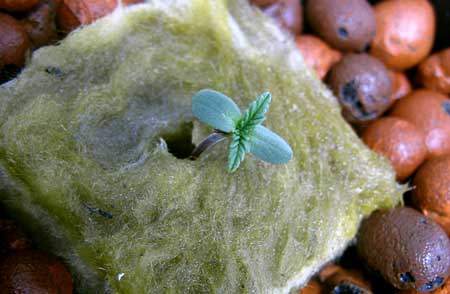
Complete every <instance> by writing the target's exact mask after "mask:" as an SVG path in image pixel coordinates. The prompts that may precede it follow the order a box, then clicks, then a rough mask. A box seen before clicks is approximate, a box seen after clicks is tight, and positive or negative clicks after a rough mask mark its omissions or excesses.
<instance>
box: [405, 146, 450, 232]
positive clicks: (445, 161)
mask: <svg viewBox="0 0 450 294" xmlns="http://www.w3.org/2000/svg"><path fill="white" fill-rule="evenodd" d="M412 186H413V187H415V189H414V190H412V201H413V203H414V205H415V206H417V207H418V208H419V209H420V210H421V211H422V213H423V214H424V215H426V216H428V217H430V218H431V219H433V220H434V221H435V222H437V223H438V224H440V225H441V227H442V228H443V229H444V231H446V233H447V235H449V236H450V154H449V155H443V156H439V157H435V158H432V159H430V160H428V161H426V162H425V164H423V165H422V166H421V167H420V168H419V170H418V171H417V173H416V175H415V176H414V180H413V183H412Z"/></svg>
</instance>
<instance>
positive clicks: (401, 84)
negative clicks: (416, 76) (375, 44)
mask: <svg viewBox="0 0 450 294" xmlns="http://www.w3.org/2000/svg"><path fill="white" fill-rule="evenodd" d="M389 76H390V77H391V81H392V95H391V100H392V103H394V102H395V101H397V100H398V99H400V98H402V97H404V96H406V95H408V94H409V93H411V91H412V86H411V83H410V82H409V80H408V77H407V76H406V75H405V74H404V73H402V72H398V71H392V70H390V71H389Z"/></svg>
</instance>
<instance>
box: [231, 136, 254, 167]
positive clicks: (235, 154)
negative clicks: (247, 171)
mask: <svg viewBox="0 0 450 294" xmlns="http://www.w3.org/2000/svg"><path fill="white" fill-rule="evenodd" d="M249 139H250V138H249V136H248V135H247V134H241V133H240V132H239V131H235V132H234V133H233V140H232V141H231V144H230V151H229V153H228V171H229V172H234V171H235V170H236V169H237V168H238V167H239V165H240V164H241V162H242V161H243V160H244V158H245V153H247V152H248V151H249V141H250V140H249Z"/></svg>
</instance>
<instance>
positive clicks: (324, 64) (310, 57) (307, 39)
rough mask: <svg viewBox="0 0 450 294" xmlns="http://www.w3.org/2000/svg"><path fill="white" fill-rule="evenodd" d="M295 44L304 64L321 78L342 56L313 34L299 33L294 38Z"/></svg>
mask: <svg viewBox="0 0 450 294" xmlns="http://www.w3.org/2000/svg"><path fill="white" fill-rule="evenodd" d="M295 44H296V45H297V47H298V49H299V50H300V52H301V53H302V55H303V58H304V59H305V62H306V64H307V65H309V66H310V67H312V68H313V69H314V71H315V72H316V74H317V76H318V77H319V78H320V79H323V78H324V77H325V76H326V75H327V73H328V71H329V70H330V68H331V67H332V66H333V65H334V64H335V63H336V62H338V61H339V60H340V59H341V57H342V55H341V53H340V52H339V51H337V50H334V49H332V48H331V47H330V46H328V45H327V44H326V43H325V42H324V41H322V40H321V39H319V38H317V37H315V36H313V35H299V36H297V37H296V38H295Z"/></svg>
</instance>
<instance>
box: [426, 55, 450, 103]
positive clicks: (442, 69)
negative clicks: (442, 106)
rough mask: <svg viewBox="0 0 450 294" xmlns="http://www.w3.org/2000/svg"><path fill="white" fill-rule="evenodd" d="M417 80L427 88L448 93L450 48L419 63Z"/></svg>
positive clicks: (449, 84) (449, 86) (449, 83)
mask: <svg viewBox="0 0 450 294" xmlns="http://www.w3.org/2000/svg"><path fill="white" fill-rule="evenodd" d="M419 80H420V81H421V82H422V84H423V85H424V86H425V88H427V89H431V90H435V91H437V92H440V93H443V94H450V48H448V49H446V50H443V51H441V52H438V53H436V54H433V55H431V56H430V57H428V58H427V59H425V60H424V61H423V62H421V63H420V65H419Z"/></svg>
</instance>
